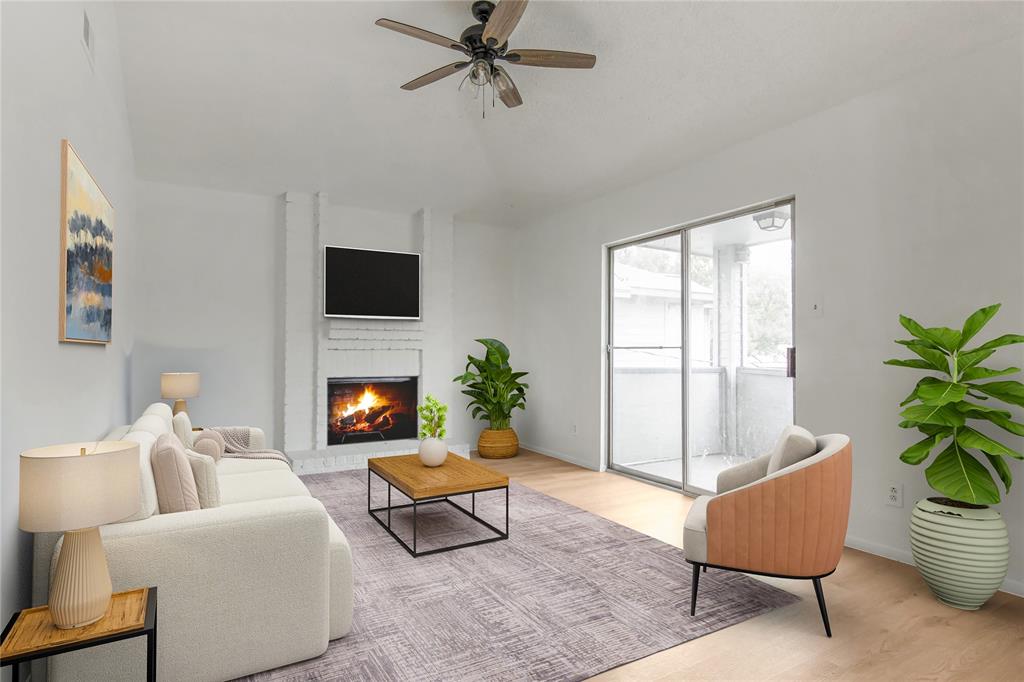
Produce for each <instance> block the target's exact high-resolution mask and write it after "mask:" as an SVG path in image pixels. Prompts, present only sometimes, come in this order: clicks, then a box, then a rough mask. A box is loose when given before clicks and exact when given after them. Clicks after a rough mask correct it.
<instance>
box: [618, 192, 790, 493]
mask: <svg viewBox="0 0 1024 682" xmlns="http://www.w3.org/2000/svg"><path fill="white" fill-rule="evenodd" d="M792 218H793V206H792V202H791V201H787V202H778V203H776V204H772V205H767V206H764V207H761V208H759V209H757V210H749V211H744V212H740V213H736V214H733V215H729V216H726V217H722V218H718V219H715V220H711V221H703V222H701V223H698V224H694V225H688V226H683V227H680V228H678V229H676V230H672V231H670V232H668V233H665V234H661V235H658V236H657V237H655V238H648V239H643V240H638V241H635V242H629V243H626V244H622V245H617V246H615V247H612V248H610V249H609V280H610V286H609V292H608V293H609V307H608V310H609V329H608V337H609V345H608V367H609V382H608V383H609V400H608V404H609V415H608V425H609V439H608V443H609V449H608V450H609V459H608V463H609V466H610V467H611V468H613V469H616V470H620V471H623V472H625V473H628V474H631V475H634V476H638V477H641V478H645V479H649V480H652V481H656V482H659V483H663V484H666V485H670V486H673V487H678V488H682V489H684V490H685V491H687V492H691V493H694V494H698V493H703V492H714V491H715V489H716V478H717V476H718V473H719V472H720V471H722V470H723V469H725V468H728V467H730V466H733V465H735V464H738V463H741V462H744V461H748V460H749V459H752V458H754V457H757V456H760V455H761V454H763V453H764V452H766V451H767V450H768V449H769V448H770V447H771V445H772V443H773V442H774V440H775V438H776V437H777V436H778V433H779V432H780V431H781V430H782V428H783V427H784V426H785V425H786V424H790V423H792V422H793V373H794V372H793V369H794V368H793V366H792V359H793V356H794V353H793V350H792V345H793V315H792V306H793V276H792V273H793V260H792V253H793V239H792V235H793V226H792V225H793V220H792ZM684 255H685V258H684V257H683V256H684Z"/></svg>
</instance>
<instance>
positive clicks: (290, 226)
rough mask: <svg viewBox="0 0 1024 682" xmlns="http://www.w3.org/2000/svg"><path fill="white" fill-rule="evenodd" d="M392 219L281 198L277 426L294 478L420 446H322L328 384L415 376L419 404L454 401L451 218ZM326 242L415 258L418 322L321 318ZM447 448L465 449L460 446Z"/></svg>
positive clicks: (314, 200)
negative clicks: (417, 258) (336, 380)
mask: <svg viewBox="0 0 1024 682" xmlns="http://www.w3.org/2000/svg"><path fill="white" fill-rule="evenodd" d="M394 215H398V214H394ZM394 215H393V216H390V221H388V220H387V218H386V217H382V215H381V214H379V213H374V212H361V211H359V210H353V209H347V208H344V207H337V206H331V205H330V204H328V202H327V197H326V196H325V195H324V194H322V193H321V194H313V195H309V194H297V193H292V192H289V193H288V194H287V195H286V196H285V209H284V216H283V221H284V229H283V230H281V234H282V238H281V243H280V245H279V247H280V248H281V249H283V251H284V258H282V259H280V262H282V263H283V267H284V268H285V272H284V273H278V274H279V275H283V276H281V277H280V278H279V281H283V282H285V287H284V290H283V291H280V292H278V305H279V306H280V307H281V308H282V309H283V313H284V314H283V315H282V316H281V319H283V320H284V321H285V323H284V327H283V329H281V330H280V332H279V333H280V334H281V336H282V339H281V341H283V343H281V344H279V347H280V348H281V349H282V351H283V352H282V353H281V357H280V358H279V362H278V371H279V372H280V373H281V374H282V377H281V378H282V381H281V382H280V385H281V386H282V387H283V395H282V396H280V398H281V399H280V400H279V401H278V404H279V405H281V408H280V414H279V415H278V424H277V426H278V428H279V429H280V431H279V433H283V444H284V449H285V451H286V452H287V453H288V455H289V456H290V457H292V459H293V460H295V470H296V472H297V473H316V472H321V471H334V470H341V469H351V468H358V467H364V466H365V465H366V458H367V457H371V456H383V455H390V454H404V453H411V452H415V451H416V448H417V446H418V441H417V440H416V439H407V440H392V441H385V442H368V443H352V444H344V445H331V446H328V445H327V412H328V400H327V382H328V379H331V378H338V377H392V376H414V377H419V399H420V400H422V398H423V396H424V395H425V394H426V393H431V394H433V395H434V396H436V397H437V398H438V399H439V400H441V401H442V402H448V403H452V402H453V401H455V400H456V398H457V397H458V396H459V394H458V391H457V390H456V389H455V387H454V385H453V384H452V377H453V376H454V375H455V374H456V373H457V372H456V371H455V368H454V366H453V364H454V363H453V352H452V343H453V338H452V318H453V315H452V275H453V273H452V260H453V256H452V247H453V244H452V237H453V225H452V216H451V214H445V213H438V212H436V211H433V210H431V209H422V210H420V211H418V212H417V213H416V214H414V215H412V216H410V219H409V220H408V221H403V220H400V219H398V220H396V219H395V217H394ZM325 244H332V245H339V246H357V247H361V248H380V249H387V250H398V251H415V252H418V253H421V254H422V259H421V263H422V303H421V309H422V319H420V320H366V319H337V318H325V317H324V316H323V314H322V311H323V281H322V278H323V268H322V258H323V255H322V254H323V247H324V245H325ZM381 276H386V273H381ZM449 448H450V449H451V450H453V451H456V452H459V453H460V454H468V452H469V445H468V444H458V443H450V444H449Z"/></svg>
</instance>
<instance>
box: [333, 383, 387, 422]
mask: <svg viewBox="0 0 1024 682" xmlns="http://www.w3.org/2000/svg"><path fill="white" fill-rule="evenodd" d="M393 410H394V408H393V407H392V406H391V405H388V404H387V403H386V401H385V400H384V398H382V397H381V396H380V395H379V394H377V393H376V392H374V390H373V386H367V387H366V388H365V389H364V390H363V393H362V395H360V396H359V399H358V400H356V401H355V402H354V403H348V404H344V405H343V404H342V403H341V401H338V402H337V403H335V404H334V405H332V411H333V414H332V415H331V422H332V423H333V424H336V425H337V427H338V430H339V431H341V432H344V433H352V432H359V431H382V430H385V429H389V428H391V426H392V423H393V419H392V416H391V413H392V411H393Z"/></svg>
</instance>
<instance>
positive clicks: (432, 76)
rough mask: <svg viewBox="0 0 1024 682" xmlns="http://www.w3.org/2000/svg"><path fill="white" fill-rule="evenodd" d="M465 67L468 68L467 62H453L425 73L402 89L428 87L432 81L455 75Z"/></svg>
mask: <svg viewBox="0 0 1024 682" xmlns="http://www.w3.org/2000/svg"><path fill="white" fill-rule="evenodd" d="M467 66H469V62H453V63H451V64H449V65H448V66H442V67H441V68H440V69H434V70H433V71H431V72H430V73H425V74H423V75H422V76H420V77H419V78H414V79H412V80H411V81H409V82H408V83H406V84H405V85H403V86H402V89H403V90H415V89H416V88H422V87H423V86H424V85H430V84H431V83H433V82H434V81H439V80H441V79H442V78H444V77H446V76H451V75H452V74H453V73H456V72H458V71H459V70H461V69H464V68H466V67H467Z"/></svg>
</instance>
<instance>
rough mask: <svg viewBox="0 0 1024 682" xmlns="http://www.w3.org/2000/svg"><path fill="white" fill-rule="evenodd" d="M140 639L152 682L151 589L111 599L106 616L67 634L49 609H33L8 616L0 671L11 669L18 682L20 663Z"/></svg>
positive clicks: (153, 618)
mask: <svg viewBox="0 0 1024 682" xmlns="http://www.w3.org/2000/svg"><path fill="white" fill-rule="evenodd" d="M142 636H145V637H146V680H147V681H148V682H155V680H156V588H155V587H140V588H138V589H135V590H128V591H126V592H118V593H116V594H114V595H112V596H111V598H110V610H109V611H108V612H107V615H105V616H104V617H103V618H100V619H99V620H98V621H96V622H95V623H91V624H89V625H86V626H83V627H80V628H73V629H71V630H61V629H59V628H57V626H55V625H54V624H53V618H51V617H50V607H49V606H36V607H34V608H31V609H25V610H23V611H18V612H17V613H15V614H14V615H13V616H11V620H10V621H9V622H8V623H7V626H6V627H5V628H4V632H3V636H2V640H0V641H2V644H0V667H3V666H6V665H9V666H11V668H12V673H13V675H12V679H14V680H18V679H19V677H18V672H19V671H18V666H19V665H20V664H22V663H28V662H29V661H34V660H36V659H38V658H46V657H47V656H56V655H57V654H64V653H67V652H69V651H78V650H79V649H88V648H90V647H94V646H100V645H102V644H109V643H110V642H119V641H121V640H122V639H131V638H133V637H142Z"/></svg>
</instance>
